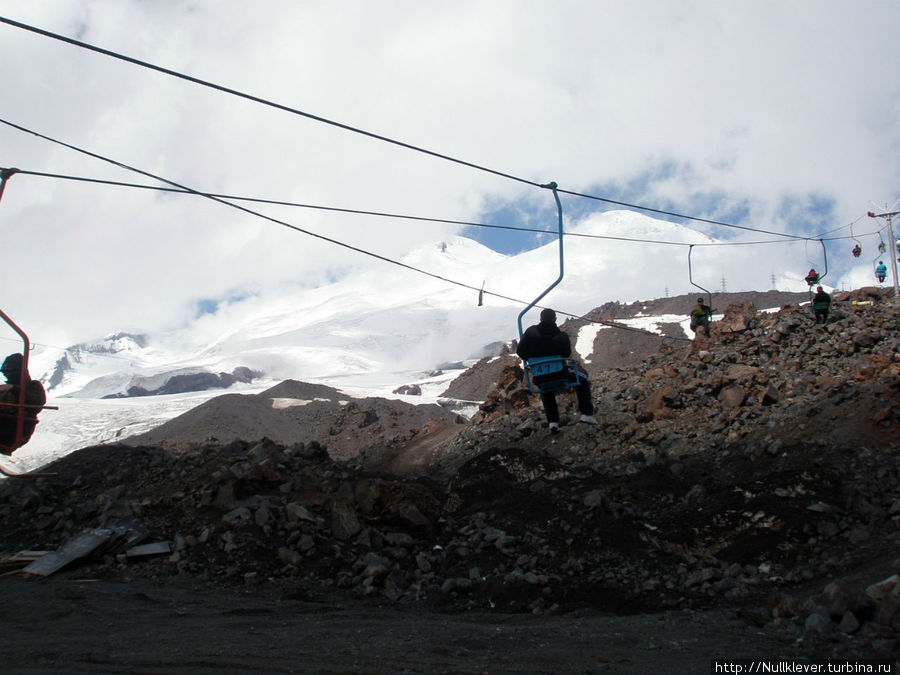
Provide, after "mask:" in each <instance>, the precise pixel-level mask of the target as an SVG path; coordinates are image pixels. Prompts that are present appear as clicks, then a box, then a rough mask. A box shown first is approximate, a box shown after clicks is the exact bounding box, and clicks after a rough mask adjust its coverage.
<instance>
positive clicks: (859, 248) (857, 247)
mask: <svg viewBox="0 0 900 675" xmlns="http://www.w3.org/2000/svg"><path fill="white" fill-rule="evenodd" d="M850 238H851V239H853V241H854V242H856V243H855V245H854V246H853V250H852V251H850V252H851V253H852V254H853V257H854V258H858V257H859V256H861V255H862V244H861V243H860V241H859V239H857V238H856V237H855V236H853V223H850Z"/></svg>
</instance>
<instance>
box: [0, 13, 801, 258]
mask: <svg viewBox="0 0 900 675" xmlns="http://www.w3.org/2000/svg"><path fill="white" fill-rule="evenodd" d="M0 23H5V24H7V25H10V26H13V27H15V28H20V29H22V30H26V31H29V32H32V33H35V34H38V35H42V36H44V37H48V38H52V39H54V40H58V41H60V42H64V43H67V44H70V45H73V46H75V47H80V48H82V49H87V50H89V51H93V52H96V53H98V54H102V55H104V56H108V57H111V58H114V59H118V60H121V61H125V62H127V63H131V64H132V65H136V66H140V67H142V68H147V69H150V70H154V71H156V72H159V73H162V74H165V75H169V76H171V77H175V78H178V79H182V80H185V81H188V82H191V83H193V84H197V85H200V86H203V87H208V88H210V89H215V90H217V91H220V92H223V93H226V94H230V95H233V96H237V97H240V98H243V99H246V100H249V101H252V102H254V103H259V104H261V105H265V106H269V107H272V108H276V109H278V110H281V111H283V112H288V113H291V114H294V115H299V116H301V117H305V118H307V119H310V120H313V121H316V122H321V123H323V124H328V125H330V126H334V127H337V128H339V129H343V130H344V131H349V132H352V133H356V134H360V135H362V136H366V137H368V138H372V139H375V140H378V141H382V142H385V143H390V144H392V145H396V146H399V147H402V148H405V149H407V150H412V151H415V152H419V153H423V154H426V155H429V156H431V157H435V158H437V159H443V160H445V161H448V162H452V163H455V164H459V165H461V166H465V167H468V168H470V169H475V170H478V171H482V172H485V173H489V174H492V175H494V176H499V177H501V178H506V179H509V180H512V181H516V182H519V183H523V184H525V185H530V186H532V187H543V185H541V184H540V183H538V182H535V181H533V180H529V179H527V178H522V177H521V176H515V175H513V174H510V173H506V172H503V171H499V170H497V169H491V168H489V167H486V166H483V165H480V164H475V163H473V162H468V161H465V160H462V159H459V158H456V157H452V156H450V155H446V154H443V153H440V152H436V151H434V150H428V149H426V148H423V147H421V146H417V145H413V144H411V143H406V142H404V141H400V140H397V139H394V138H390V137H388V136H383V135H381V134H376V133H374V132H371V131H366V130H364V129H360V128H358V127H354V126H351V125H349V124H345V123H342V122H337V121H335V120H331V119H328V118H325V117H322V116H320V115H315V114H313V113H309V112H305V111H303V110H299V109H297V108H292V107H290V106H287V105H284V104H280V103H276V102H274V101H271V100H268V99H264V98H261V97H259V96H254V95H252V94H248V93H246V92H242V91H239V90H237V89H232V88H230V87H226V86H224V85H221V84H216V83H214V82H210V81H208V80H203V79H201V78H199V77H194V76H192V75H188V74H186V73H181V72H178V71H176V70H172V69H170V68H164V67H162V66H158V65H156V64H152V63H149V62H147V61H142V60H140V59H137V58H134V57H131V56H126V55H125V54H121V53H119V52H114V51H112V50H109V49H104V48H102V47H98V46H96V45H92V44H89V43H87V42H83V41H81V40H75V39H74V38H70V37H66V36H64V35H60V34H59V33H53V32H51V31H48V30H45V29H42V28H38V27H36V26H31V25H28V24H25V23H22V22H20V21H15V20H13V19H9V18H7V17H3V16H0ZM560 192H563V193H565V194H569V195H572V196H575V197H582V198H585V199H592V200H596V201H602V202H605V203H608V204H614V205H617V206H623V207H626V208H630V209H635V210H639V211H646V212H648V213H655V214H657V215H664V216H670V217H673V218H679V219H683V220H692V221H696V222H701V223H707V224H710V225H717V226H720V227H727V228H734V229H740V230H746V231H749V232H759V233H761V234H770V235H773V236H778V237H784V238H788V239H797V240H802V239H804V238H805V237H800V236H798V235H792V234H787V233H784V232H773V231H770V230H761V229H757V228H752V227H748V226H744V225H735V224H732V223H726V222H723V221H719V220H712V219H708V218H700V217H697V216H689V215H686V214H682V213H676V212H674V211H667V210H665V209H657V208H652V207H646V206H641V205H639V204H632V203H629V202H625V201H621V200H614V199H609V198H606V197H600V196H596V195H590V194H585V193H581V192H575V191H569V190H560Z"/></svg>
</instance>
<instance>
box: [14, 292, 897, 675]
mask: <svg viewBox="0 0 900 675" xmlns="http://www.w3.org/2000/svg"><path fill="white" fill-rule="evenodd" d="M898 310H900V306H898V304H897V301H896V300H894V299H893V298H891V297H888V296H887V295H886V294H884V292H883V291H879V290H877V289H861V290H858V291H854V292H853V293H848V294H838V295H837V296H836V302H835V304H834V306H833V309H832V312H831V316H830V317H829V322H828V323H827V324H826V325H825V326H816V325H815V324H814V323H813V321H812V318H811V312H810V310H809V309H808V307H800V306H797V304H796V303H794V304H786V305H785V306H783V307H782V308H781V309H780V310H779V311H774V312H765V313H764V312H760V311H757V309H756V308H755V307H754V305H753V302H752V300H744V301H743V302H736V303H733V304H730V305H728V307H727V309H726V310H725V316H724V318H723V319H722V320H721V321H717V322H715V323H714V324H713V326H712V334H711V336H710V337H709V338H705V337H698V338H696V339H694V340H692V341H689V340H683V339H682V340H679V339H674V338H673V339H659V338H653V340H648V339H647V338H646V337H645V336H642V338H641V339H642V341H643V342H647V343H648V346H647V348H646V354H642V355H640V358H634V359H630V362H629V363H624V364H623V365H620V366H610V365H608V364H604V365H602V366H601V365H599V364H600V361H601V359H600V358H587V359H586V363H585V367H586V368H587V370H588V372H589V373H590V375H591V378H592V385H593V395H594V399H595V401H596V403H597V418H598V420H599V422H600V424H599V425H598V426H596V427H593V426H589V425H585V424H580V423H577V422H575V420H576V419H577V411H576V410H575V408H574V396H571V395H569V394H560V396H559V400H560V404H561V409H562V410H563V426H562V430H561V433H559V434H551V433H549V431H548V430H547V428H546V425H545V423H544V419H543V413H542V410H541V407H540V404H539V402H538V401H537V399H536V397H534V396H529V395H528V393H527V392H526V391H525V390H524V389H523V388H522V386H521V369H520V366H519V363H518V360H517V359H516V358H515V357H513V356H510V355H509V354H508V353H504V354H501V355H500V356H498V357H496V358H494V359H485V360H484V361H482V362H480V363H479V364H477V365H476V366H475V367H474V368H473V369H472V370H471V371H470V372H469V373H467V374H466V376H465V377H464V378H460V380H459V383H457V384H456V385H455V386H457V387H460V386H465V387H466V388H467V394H468V396H467V397H468V398H471V397H474V396H475V395H476V394H479V393H480V396H478V398H479V399H481V400H484V403H483V404H482V406H481V408H480V410H479V411H478V413H477V414H476V415H475V417H474V418H473V419H472V420H471V421H469V420H465V419H463V418H461V417H460V416H458V415H456V414H454V413H453V412H452V411H451V410H449V409H448V408H447V407H444V406H437V405H433V406H416V405H412V404H410V403H405V402H400V401H387V400H384V399H364V400H356V401H351V402H347V401H346V400H345V399H346V397H343V398H342V396H341V394H340V393H339V392H337V391H336V390H333V389H330V388H328V387H321V386H320V385H308V384H304V383H301V382H290V381H289V382H285V383H283V384H281V385H278V387H276V388H274V389H273V390H270V391H268V392H264V393H262V394H257V395H255V396H240V395H224V396H222V397H219V398H218V399H213V400H211V401H209V402H208V403H206V404H204V405H202V406H200V407H199V408H197V409H195V410H193V411H190V412H188V413H186V414H185V415H182V416H181V417H179V418H177V419H175V420H172V421H171V422H169V423H168V424H166V425H163V426H162V427H159V428H158V429H156V430H154V431H153V432H150V433H149V434H146V435H145V436H143V437H139V438H134V439H129V440H127V441H126V442H125V443H123V444H117V445H106V446H98V447H91V448H85V449H83V450H80V451H78V452H75V453H73V454H71V455H69V456H67V457H65V458H63V459H61V460H58V461H56V462H55V463H54V464H52V465H49V466H47V467H44V469H42V471H45V472H47V473H52V474H53V475H50V476H46V477H40V478H29V479H14V480H12V479H11V480H5V481H3V483H2V484H0V524H2V535H0V541H2V550H3V552H4V559H3V561H2V565H3V568H4V570H5V571H6V576H5V577H4V578H3V580H2V581H0V584H2V586H0V588H3V592H4V596H5V598H7V602H6V606H5V608H4V609H3V610H2V611H3V613H4V618H5V621H4V624H5V625H9V626H10V631H11V632H10V635H11V636H12V638H13V642H14V643H15V646H14V647H13V648H12V649H11V650H10V652H9V654H8V662H9V663H10V664H11V668H13V670H15V669H16V668H20V669H21V670H22V671H23V672H25V671H27V670H28V668H31V667H34V668H35V670H34V672H42V671H46V670H52V669H53V668H60V669H61V670H62V669H65V670H67V671H68V672H80V671H82V670H83V671H84V672H105V671H104V669H108V670H109V671H110V672H114V671H119V670H127V671H129V672H162V671H163V670H167V669H169V668H172V667H175V666H180V668H181V670H182V671H184V672H227V671H229V670H234V671H235V672H255V671H259V672H303V671H305V670H306V671H316V672H349V671H353V672H384V671H385V670H387V671H404V670H405V671H407V672H499V671H516V672H525V671H548V672H549V671H554V670H555V671H557V672H569V671H577V672H592V671H597V670H611V671H612V670H615V671H617V672H666V671H669V672H671V668H675V669H676V670H677V669H678V667H679V664H680V665H681V666H686V665H690V666H692V667H693V666H697V667H698V668H701V669H704V670H706V669H708V668H709V664H710V659H713V658H718V659H724V658H767V659H772V660H778V659H792V660H794V661H803V660H808V659H823V658H829V659H844V660H845V661H853V660H856V659H864V658H865V659H884V660H887V661H891V662H894V661H896V659H897V658H898V655H900V649H898V643H897V637H896V636H897V629H898V627H900V612H898V610H900V576H898V573H900V550H898V546H897V544H898V536H900V528H898V525H900V463H898V456H900V455H898V441H897V438H898V429H900V427H898V425H900V399H898V393H900V311H898ZM594 318H599V317H594ZM577 327H578V324H573V325H568V326H567V325H564V326H563V328H564V329H566V328H568V329H572V330H574V329H576V328H577ZM570 332H572V331H571V330H570ZM613 334H614V329H604V330H601V331H599V332H598V334H597V338H596V341H595V345H594V355H597V356H599V355H601V354H603V353H608V351H609V350H608V349H605V347H604V344H605V343H604V341H605V340H609V339H610V335H613ZM651 343H652V344H651ZM504 351H506V350H504ZM479 388H480V389H481V391H480V392H479V391H478V390H479ZM447 395H448V397H451V396H453V395H454V393H453V387H451V389H450V390H448V392H447ZM457 395H458V394H457ZM459 397H460V398H465V397H463V396H459ZM291 400H296V401H301V400H302V401H305V402H309V401H311V403H308V404H306V405H293V406H292V405H290V404H289V402H290V401H291ZM276 402H277V403H276ZM129 603H138V604H139V605H140V603H145V604H144V605H140V606H139V607H137V608H135V611H134V613H129V614H127V615H126V616H120V614H123V613H124V609H122V608H125V607H129V606H130V604H129ZM145 605H146V606H145ZM178 607H181V608H182V609H183V610H184V611H183V612H182V614H180V615H179V614H178V609H177V608H178ZM178 616H181V617H182V618H183V619H184V626H185V629H184V633H183V636H182V637H184V638H185V639H186V640H187V641H186V642H185V641H181V642H179V641H177V640H176V638H177V633H176V634H175V635H173V634H172V631H171V630H168V629H166V630H164V628H165V627H166V626H168V627H169V628H171V622H172V621H178V619H177V618H173V617H178ZM117 617H118V618H117ZM235 617H241V620H240V621H236V620H235ZM76 619H78V622H77V625H80V626H83V627H84V628H83V629H78V628H76V624H75V623H73V622H75V620H76ZM301 619H304V620H305V621H307V622H308V623H304V624H302V626H300V625H294V623H293V622H295V621H300V620H301ZM251 624H252V631H251V630H250V626H251ZM28 626H30V627H31V628H30V629H29V628H27V627H28ZM314 626H317V627H318V629H317V628H315V627H314ZM323 626H328V627H329V630H327V631H323V630H322V627H323ZM40 627H43V629H44V630H45V634H43V635H40V634H36V633H35V631H39V630H40ZM288 627H290V628H291V633H290V635H294V638H291V639H289V638H288V637H287V636H286V635H285V634H284V632H285V631H286V630H287V629H288ZM98 629H102V630H98ZM297 630H302V631H304V632H305V633H304V634H305V635H307V640H306V641H304V640H302V639H297V638H296V635H295V633H296V631H297ZM117 631H118V632H119V634H120V639H119V640H118V641H115V642H113V643H111V644H107V646H106V647H104V646H103V645H104V644H105V643H103V642H102V639H103V637H102V636H103V635H106V636H107V638H109V637H110V633H112V634H113V635H115V634H117ZM54 632H56V633H58V634H59V635H61V636H62V637H60V638H59V639H58V640H57V639H54V638H52V637H51V638H50V639H49V640H48V639H47V634H50V635H53V634H54ZM236 632H237V633H238V634H239V637H235V633H236ZM141 635H143V636H146V635H156V636H157V639H156V640H155V641H152V640H151V641H149V642H148V641H147V640H144V639H141V638H140V636H141ZM160 635H164V636H165V637H160ZM353 635H355V638H352V639H351V636H353ZM254 636H259V637H254ZM264 636H268V638H269V641H268V642H266V645H267V646H266V647H265V648H263V647H262V646H260V643H259V641H260V640H263V639H264ZM279 636H280V637H279ZM173 641H174V642H173ZM152 644H156V645H158V649H155V650H154V649H153V648H152V646H151V645H152ZM301 644H302V645H303V646H302V647H301V646H300V645H301ZM240 645H244V646H245V647H246V649H243V650H242V649H241V648H240V647H239V646H240ZM251 647H252V648H251ZM104 649H106V650H107V652H106V653H107V655H106V656H103V654H104V653H105V652H104ZM689 669H690V668H689Z"/></svg>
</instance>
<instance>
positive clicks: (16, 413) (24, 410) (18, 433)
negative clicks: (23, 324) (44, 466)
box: [0, 309, 57, 478]
mask: <svg viewBox="0 0 900 675" xmlns="http://www.w3.org/2000/svg"><path fill="white" fill-rule="evenodd" d="M0 319H3V321H5V322H6V324H7V325H8V326H9V327H10V328H12V329H13V330H14V331H15V332H16V333H18V334H19V337H21V338H22V346H23V349H22V368H21V370H20V372H19V382H18V400H17V401H16V402H15V403H4V404H3V405H2V406H0V420H2V421H3V422H8V421H11V422H13V423H14V428H15V430H14V432H13V435H12V438H11V439H10V441H11V442H10V443H9V444H0V453H2V454H4V455H11V454H12V453H13V451H14V450H16V449H18V448H20V447H21V446H23V445H25V443H27V439H26V435H25V428H26V425H31V428H32V429H33V428H34V426H33V425H36V424H37V423H38V420H37V412H38V410H56V409H57V407H56V406H49V405H41V406H34V405H29V404H28V403H26V399H25V387H26V384H27V382H28V354H29V352H30V351H31V349H30V343H29V341H28V336H27V335H26V334H25V331H23V330H22V329H21V328H19V327H18V326H17V325H16V324H15V322H13V320H12V319H10V318H9V316H7V314H6V312H4V311H3V310H2V309H0ZM35 408H37V410H35ZM29 436H30V434H29ZM0 474H2V475H4V476H8V477H10V478H19V477H31V478H38V477H41V476H54V475H56V474H51V473H35V472H29V473H19V472H17V471H10V470H9V469H6V468H4V467H3V466H0Z"/></svg>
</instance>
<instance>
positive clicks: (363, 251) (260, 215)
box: [0, 118, 602, 323]
mask: <svg viewBox="0 0 900 675" xmlns="http://www.w3.org/2000/svg"><path fill="white" fill-rule="evenodd" d="M0 123H2V124H6V125H7V126H10V127H12V128H14V129H18V130H20V131H23V132H25V133H29V134H32V135H34V136H36V137H38V138H42V139H44V140H46V141H49V142H51V143H55V144H57V145H60V146H62V147H65V148H69V149H70V150H74V151H75V152H78V153H81V154H84V155H87V156H89V157H93V158H95V159H99V160H101V161H104V162H107V163H109V164H113V165H114V166H118V167H119V168H122V169H125V170H127V171H131V172H134V173H138V174H140V175H142V176H146V177H148V178H152V179H153V180H158V181H160V182H162V183H167V184H168V185H171V186H174V187H176V188H178V189H180V190H183V191H185V192H189V193H191V194H194V195H197V196H200V197H206V198H207V199H209V200H211V201H214V202H217V203H219V204H223V205H224V206H229V207H231V208H233V209H237V210H238V211H241V212H243V213H247V214H249V215H252V216H256V217H258V218H262V219H263V220H267V221H269V222H271V223H274V224H276V225H281V226H283V227H286V228H288V229H290V230H293V231H295V232H299V233H301V234H306V235H308V236H311V237H314V238H316V239H320V240H322V241H325V242H328V243H331V244H335V245H336V246H340V247H342V248H346V249H348V250H351V251H355V252H357V253H361V254H363V255H367V256H369V257H372V258H375V259H377V260H381V261H383V262H387V263H390V264H392V265H396V266H398V267H402V268H404V269H407V270H409V271H411V272H416V273H418V274H422V275H425V276H428V277H431V278H432V279H436V280H438V281H443V282H445V283H448V284H453V285H455V286H459V287H460V288H466V289H469V290H473V291H476V292H479V293H483V294H484V295H490V296H493V297H495V298H500V299H502V300H508V301H510V302H513V303H516V304H522V305H527V304H529V303H528V302H527V301H525V300H521V299H519V298H513V297H511V296H508V295H503V294H501V293H495V292H493V291H489V290H487V289H481V288H479V287H478V286H473V285H471V284H466V283H464V282H462V281H456V280H455V279H448V278H447V277H443V276H440V275H439V274H435V273H433V272H428V271H427V270H424V269H422V268H420V267H415V266H413V265H409V264H407V263H404V262H400V261H399V260H394V259H393V258H388V257H387V256H383V255H380V254H378V253H374V252H372V251H367V250H366V249H363V248H360V247H358V246H353V245H352V244H347V243H346V242H342V241H340V240H338V239H334V238H332V237H326V236H325V235H321V234H317V233H315V232H311V231H309V230H305V229H303V228H301V227H298V226H296V225H292V224H291V223H288V222H286V221H283V220H279V219H278V218H273V217H271V216H267V215H265V214H263V213H259V212H258V211H254V210H253V209H248V208H246V207H244V206H241V205H240V204H235V203H233V202H230V201H227V200H225V199H221V198H219V197H215V196H213V195H209V194H205V193H203V192H200V191H198V190H194V189H192V188H189V187H187V186H185V185H181V184H179V183H176V182H174V181H171V180H168V179H166V178H163V177H161V176H157V175H155V174H152V173H150V172H148V171H144V170H143V169H138V168H135V167H131V166H129V165H127V164H124V163H122V162H119V161H118V160H114V159H111V158H109V157H104V156H103V155H98V154H96V153H93V152H90V151H89V150H85V149H83V148H79V147H77V146H75V145H71V144H69V143H66V142H64V141H60V140H58V139H54V138H51V137H49V136H45V135H44V134H41V133H39V132H36V131H32V130H30V129H26V128H25V127H22V126H20V125H18V124H14V123H12V122H9V121H7V120H5V119H2V118H0ZM542 187H543V186H542ZM534 306H535V307H540V306H539V305H536V304H535V305H534ZM540 308H541V309H546V308H544V307H540ZM560 313H561V314H564V315H566V316H570V317H575V318H580V317H578V315H576V314H568V313H565V312H560ZM601 323H602V322H601Z"/></svg>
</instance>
